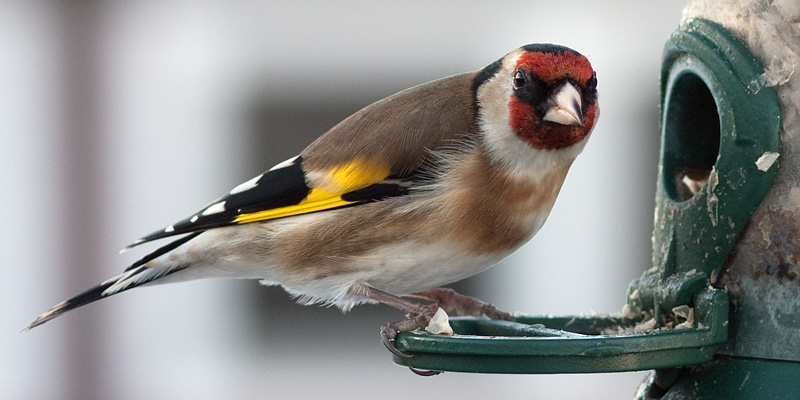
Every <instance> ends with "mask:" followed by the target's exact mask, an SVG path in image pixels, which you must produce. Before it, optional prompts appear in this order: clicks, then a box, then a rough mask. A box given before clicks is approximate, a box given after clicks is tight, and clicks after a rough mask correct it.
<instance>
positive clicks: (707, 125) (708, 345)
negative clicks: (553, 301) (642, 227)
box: [394, 19, 800, 399]
mask: <svg viewBox="0 0 800 400" xmlns="http://www.w3.org/2000/svg"><path fill="white" fill-rule="evenodd" d="M763 74H764V68H763V67H762V65H761V64H760V63H759V61H758V60H757V59H756V58H755V57H754V56H753V54H751V52H750V51H749V50H748V48H747V47H746V46H745V45H744V44H743V43H742V42H740V41H739V40H738V39H737V38H736V37H735V36H734V35H732V34H731V33H730V32H729V31H727V30H726V29H724V28H723V27H722V26H720V25H718V24H717V23H714V22H711V21H709V20H705V19H692V20H689V21H686V22H685V23H683V24H682V25H681V26H680V27H679V28H678V29H677V30H676V31H675V32H674V33H673V34H672V35H671V36H670V38H669V40H668V41H667V43H666V46H665V49H664V56H663V64H662V70H661V109H662V129H661V160H660V168H659V176H658V184H657V192H656V212H655V231H654V235H653V258H652V260H653V261H652V265H651V266H650V268H649V269H647V270H646V271H645V272H644V273H643V275H642V276H641V277H640V278H639V279H636V280H634V281H633V282H631V284H630V286H629V290H628V294H627V305H626V306H625V309H624V310H623V312H621V313H620V314H618V315H611V316H588V317H587V316H563V317H552V316H546V317H545V316H543V317H521V318H518V319H517V320H516V321H515V322H507V321H492V320H487V319H482V318H474V317H456V318H452V319H451V325H452V327H453V330H454V331H455V334H454V335H453V336H442V335H432V334H428V333H423V332H419V331H415V332H408V333H401V334H399V335H398V336H397V338H396V340H395V344H396V346H397V348H398V349H400V350H401V351H403V352H405V353H407V354H409V355H410V357H407V358H402V357H397V356H395V357H394V362H395V363H397V364H400V365H404V366H408V367H412V368H415V369H419V370H430V371H455V372H477V373H590V372H620V371H637V370H656V371H657V372H656V373H653V374H651V376H650V377H649V378H648V380H647V381H645V383H644V384H643V386H642V387H641V388H640V390H639V394H638V395H637V396H639V398H642V399H645V398H674V399H678V398H695V397H680V395H679V394H674V395H672V394H670V393H671V392H670V391H671V390H678V389H680V390H684V389H686V388H688V386H687V385H691V386H693V387H697V388H700V389H701V391H703V392H702V393H709V396H711V395H710V393H714V390H713V389H714V386H715V385H717V384H719V382H721V381H724V380H725V379H729V380H730V379H734V380H735V379H737V378H741V377H743V376H745V375H746V376H747V377H748V378H747V379H749V380H751V381H752V380H756V379H762V378H763V379H772V380H779V379H788V378H787V377H788V376H789V375H791V374H792V373H793V374H794V375H791V376H794V382H795V384H800V367H799V366H800V363H798V362H797V361H800V347H795V348H793V349H791V350H789V352H790V353H791V354H790V355H785V354H783V355H781V357H782V359H783V360H786V359H789V360H793V361H795V362H793V363H787V362H783V364H782V365H783V366H781V365H777V364H773V362H772V361H770V360H766V359H764V360H761V359H759V360H754V359H751V358H747V359H745V358H737V357H738V353H737V350H736V349H735V348H733V347H732V344H731V341H730V340H731V338H732V335H731V332H734V331H732V327H741V326H750V327H751V328H752V327H753V326H751V324H752V325H757V324H758V321H757V320H750V319H743V318H745V317H747V316H742V315H740V314H739V313H738V311H739V309H741V307H739V308H736V307H733V308H732V306H731V304H732V301H731V298H732V297H733V298H734V299H735V300H736V301H740V300H741V298H740V297H739V294H738V293H731V292H730V290H728V288H727V287H725V286H724V285H722V284H721V282H723V281H724V280H725V279H724V278H725V277H726V276H727V275H726V271H727V270H726V269H725V267H726V262H727V260H729V258H730V257H731V252H732V250H733V249H734V247H735V245H736V243H737V239H738V238H739V237H740V234H741V233H742V231H743V229H745V228H746V227H747V226H748V221H750V218H751V216H752V215H753V213H754V211H756V209H757V208H758V207H759V204H760V203H761V202H762V199H764V197H765V195H767V193H768V192H769V191H770V189H771V187H772V184H773V179H774V178H775V176H776V172H777V171H778V163H777V161H776V159H777V157H778V155H779V151H780V149H779V148H780V144H781V137H780V133H781V129H782V127H781V108H780V106H779V102H778V98H777V96H776V94H775V91H774V90H773V89H772V88H771V87H764V85H760V87H757V86H758V85H755V86H754V82H756V83H758V82H759V77H763ZM798 281H800V278H798ZM798 312H800V307H798ZM747 318H749V317H747ZM793 321H794V322H792V324H794V325H792V327H793V329H795V331H793V333H791V335H795V336H793V337H794V338H795V339H796V338H797V337H798V336H800V334H799V333H798V331H800V322H798V320H797V319H794V320H793ZM736 333H739V331H736ZM736 339H737V340H744V341H745V343H747V342H749V341H765V342H770V341H772V338H770V337H769V336H768V335H767V336H765V337H760V338H759V337H748V336H741V335H740V336H738V337H736ZM740 343H741V342H740ZM746 347H747V346H746ZM721 354H727V356H724V355H721ZM759 354H760V353H757V352H755V353H748V354H746V357H756V358H758V357H759ZM731 360H733V361H731ZM787 365H788V367H785V366H787ZM690 366H694V367H690ZM784 367H785V368H784ZM752 368H757V369H758V371H760V372H758V373H749V371H751V369H752ZM691 371H695V372H691ZM713 382H716V383H713ZM795 386H798V385H795ZM737 387H738V384H737ZM686 390H688V389H686ZM794 390H795V391H796V392H797V391H798V390H800V389H794ZM674 393H678V392H674ZM698 393H700V392H697V391H695V392H692V395H698ZM719 393H722V392H719ZM725 393H727V392H725ZM669 396H673V397H669ZM700 398H706V397H700ZM707 398H746V397H707Z"/></svg>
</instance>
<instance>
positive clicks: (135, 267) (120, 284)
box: [24, 232, 202, 330]
mask: <svg viewBox="0 0 800 400" xmlns="http://www.w3.org/2000/svg"><path fill="white" fill-rule="evenodd" d="M201 233H202V232H194V233H192V234H190V235H186V236H184V237H182V238H180V239H178V240H174V241H172V242H170V243H168V244H167V245H164V246H162V247H160V248H158V249H157V250H156V251H154V252H152V253H150V254H148V255H146V256H145V257H143V258H142V259H140V260H139V261H136V262H135V263H133V264H131V266H129V267H128V268H126V269H125V271H123V273H122V274H119V275H117V276H115V277H113V278H111V279H109V280H107V281H105V282H103V283H101V284H99V285H97V286H95V287H93V288H91V289H89V290H86V291H84V292H82V293H80V294H78V295H76V296H73V297H72V298H70V299H68V300H65V301H62V302H61V303H59V304H56V305H55V306H53V308H51V309H50V310H48V311H47V312H45V313H44V314H42V315H40V316H38V317H36V319H35V320H34V321H33V322H31V323H30V324H29V325H28V326H27V327H25V329H24V330H29V329H31V328H35V327H37V326H39V325H41V324H43V323H45V322H47V321H50V320H51V319H53V318H55V317H58V316H59V315H61V314H63V313H65V312H67V311H69V310H74V309H76V308H78V307H82V306H85V305H87V304H89V303H94V302H95V301H97V300H100V299H104V298H106V297H109V296H113V295H115V294H117V293H121V292H124V291H126V290H128V289H133V288H135V287H137V286H141V285H144V284H146V283H149V282H152V281H154V280H156V279H159V278H162V277H164V276H167V275H169V274H172V273H174V272H177V271H180V270H182V269H184V268H186V267H187V266H185V265H176V266H170V267H166V268H147V267H145V266H144V264H146V263H147V262H149V261H152V260H154V259H156V258H157V257H159V256H161V255H164V254H166V253H169V252H170V251H172V250H175V249H176V248H178V247H179V246H181V245H183V244H184V243H186V242H188V241H190V240H192V239H194V238H195V237H197V235H199V234H201ZM115 285H116V286H115Z"/></svg>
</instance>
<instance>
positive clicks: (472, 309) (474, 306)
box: [414, 287, 514, 321]
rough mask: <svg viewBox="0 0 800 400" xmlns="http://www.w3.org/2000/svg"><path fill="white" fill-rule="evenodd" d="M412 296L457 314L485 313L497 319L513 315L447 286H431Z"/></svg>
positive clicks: (507, 319)
mask: <svg viewBox="0 0 800 400" xmlns="http://www.w3.org/2000/svg"><path fill="white" fill-rule="evenodd" d="M414 297H419V298H423V299H427V300H430V301H432V302H434V303H435V304H438V305H439V307H442V308H443V309H444V310H445V311H448V312H453V311H455V313H456V314H458V315H475V316H480V315H485V316H486V317H488V318H490V319H498V320H503V321H513V320H514V317H513V316H512V315H511V314H509V313H507V312H505V311H501V310H498V309H497V307H495V306H494V305H493V304H491V303H487V302H485V301H482V300H479V299H476V298H474V297H470V296H465V295H463V294H460V293H458V292H456V291H455V290H453V289H449V288H439V287H437V288H432V289H428V290H425V291H422V292H418V293H414Z"/></svg>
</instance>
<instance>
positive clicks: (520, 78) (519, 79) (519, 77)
mask: <svg viewBox="0 0 800 400" xmlns="http://www.w3.org/2000/svg"><path fill="white" fill-rule="evenodd" d="M525 81H526V79H525V73H524V72H522V71H517V73H516V74H514V89H519V88H521V87H523V86H525Z"/></svg>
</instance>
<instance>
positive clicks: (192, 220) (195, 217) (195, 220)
mask: <svg viewBox="0 0 800 400" xmlns="http://www.w3.org/2000/svg"><path fill="white" fill-rule="evenodd" d="M198 218H199V217H198V216H197V215H195V216H194V217H192V219H190V220H189V222H191V223H195V222H197V219H198Z"/></svg>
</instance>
